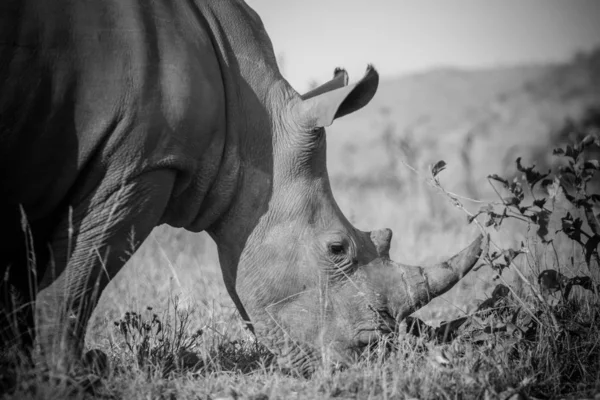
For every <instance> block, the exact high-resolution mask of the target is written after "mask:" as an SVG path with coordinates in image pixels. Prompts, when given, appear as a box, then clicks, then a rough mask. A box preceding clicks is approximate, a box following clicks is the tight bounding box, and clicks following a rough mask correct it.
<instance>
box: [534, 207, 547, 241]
mask: <svg viewBox="0 0 600 400" xmlns="http://www.w3.org/2000/svg"><path fill="white" fill-rule="evenodd" d="M535 215H536V216H537V222H536V223H537V225H538V230H537V232H536V233H537V235H538V236H539V237H540V238H541V239H542V241H543V242H544V243H546V242H547V239H546V236H547V235H548V233H549V232H548V224H549V223H550V212H549V211H547V210H542V211H539V212H537V213H535Z"/></svg>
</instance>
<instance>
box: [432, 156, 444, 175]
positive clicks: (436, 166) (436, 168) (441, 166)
mask: <svg viewBox="0 0 600 400" xmlns="http://www.w3.org/2000/svg"><path fill="white" fill-rule="evenodd" d="M444 169H446V161H444V160H440V161H438V162H436V163H435V164H434V165H433V167H431V174H432V175H433V177H434V178H435V177H436V176H437V175H438V174H439V173H440V172H442V171H443V170H444Z"/></svg>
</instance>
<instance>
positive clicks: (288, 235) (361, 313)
mask: <svg viewBox="0 0 600 400" xmlns="http://www.w3.org/2000/svg"><path fill="white" fill-rule="evenodd" d="M378 81H379V78H378V74H377V72H376V70H375V69H374V68H372V67H369V68H368V70H367V72H366V75H365V76H364V77H363V78H362V79H361V80H360V81H359V82H358V83H356V84H353V85H347V82H348V77H347V74H346V72H345V71H343V70H340V69H338V70H336V72H335V76H334V78H333V79H332V80H331V81H329V82H327V83H326V84H324V85H322V86H321V87H318V88H316V89H315V90H313V91H311V92H309V93H307V94H305V95H302V96H300V95H297V94H295V92H292V94H288V95H287V97H286V96H281V98H283V99H284V100H285V101H283V102H282V103H283V104H284V106H281V108H280V109H279V111H278V112H272V113H271V114H270V118H273V119H274V122H273V123H272V125H271V132H270V134H271V135H272V137H273V140H272V155H273V156H272V160H270V161H269V162H270V163H272V166H263V167H262V168H259V167H257V166H256V165H254V166H253V165H252V163H250V162H248V163H247V164H246V165H242V166H241V168H242V169H243V172H242V175H243V176H244V177H245V179H242V181H243V183H241V184H240V185H241V187H240V189H239V191H240V193H245V194H244V195H241V196H239V197H238V198H239V199H240V200H239V201H238V202H236V201H235V199H234V200H233V205H232V207H231V209H230V211H229V212H228V213H226V214H225V215H226V217H224V221H223V220H221V221H219V222H218V223H216V224H215V225H214V226H213V227H212V228H211V229H209V232H210V234H211V235H212V237H213V238H214V239H215V241H216V242H217V244H218V248H219V256H220V261H221V265H222V269H223V276H224V279H225V283H226V286H227V288H228V291H229V293H230V295H231V296H232V298H233V299H234V301H235V303H236V305H237V307H238V309H239V310H240V312H241V314H242V316H243V317H244V318H246V319H247V320H248V321H249V322H251V323H252V325H253V327H254V330H255V332H256V334H257V335H258V337H259V339H260V340H261V341H262V342H263V343H265V344H266V345H267V346H268V347H269V348H270V349H271V350H273V351H274V352H275V353H276V354H278V355H279V357H280V360H284V362H285V363H286V364H288V365H289V364H291V365H292V366H294V367H295V368H298V369H299V370H300V371H305V372H306V371H310V370H311V369H312V368H314V366H315V365H317V364H319V363H320V362H321V360H322V359H323V357H324V355H326V358H327V359H329V360H332V361H335V362H341V363H346V362H348V361H350V360H352V359H353V358H354V356H355V355H356V354H358V353H359V352H360V351H361V349H363V348H364V347H365V346H367V345H368V344H369V343H373V342H374V341H376V340H377V338H379V337H381V336H384V335H387V334H389V333H391V332H393V331H394V330H395V329H396V325H397V323H398V322H399V321H401V320H402V319H403V318H405V317H406V316H408V315H410V314H411V313H413V312H414V311H416V310H417V309H419V308H420V307H422V306H423V305H425V304H427V303H428V302H429V301H430V300H431V299H433V298H434V297H436V296H438V295H440V294H442V293H444V292H446V291H447V290H449V289H450V288H451V287H452V286H453V285H454V284H455V283H456V282H457V281H458V280H459V279H461V278H462V277H463V276H464V275H465V274H466V273H467V272H468V271H469V270H470V269H471V268H472V267H473V266H474V265H475V264H476V262H477V260H478V258H479V256H480V254H481V251H482V238H481V237H480V238H478V239H476V240H475V241H474V242H473V243H472V244H471V245H470V246H469V247H468V248H466V249H464V250H463V251H462V252H460V253H459V254H458V255H456V256H454V257H452V258H450V259H449V260H448V261H446V262H443V263H441V264H439V265H435V266H432V267H429V268H422V267H418V266H407V265H403V264H400V263H397V262H394V261H392V260H391V259H390V257H389V252H390V243H391V238H392V231H391V230H390V229H379V230H375V231H372V232H365V231H361V230H359V229H356V228H355V227H354V226H352V224H351V223H350V222H349V221H348V220H347V219H346V217H345V216H344V214H343V213H342V211H341V210H340V208H339V207H338V205H337V204H336V201H335V199H334V197H333V194H332V190H331V186H330V181H329V177H328V174H327V167H326V133H325V127H327V126H329V125H330V124H331V123H332V122H333V121H334V120H335V119H336V118H340V117H343V116H344V115H346V114H349V113H351V112H353V111H356V110H358V109H360V108H361V107H363V106H365V105H366V104H367V103H368V102H369V101H370V100H371V98H372V97H373V96H374V94H375V92H376V89H377V86H378ZM286 87H287V86H286ZM278 98H280V97H278ZM248 159H252V158H251V157H248ZM256 159H257V158H256ZM259 164H260V163H259ZM249 199H253V200H249ZM225 226H226V228H225ZM233 238H236V240H233ZM240 238H242V240H241V241H240V240H239V239H240Z"/></svg>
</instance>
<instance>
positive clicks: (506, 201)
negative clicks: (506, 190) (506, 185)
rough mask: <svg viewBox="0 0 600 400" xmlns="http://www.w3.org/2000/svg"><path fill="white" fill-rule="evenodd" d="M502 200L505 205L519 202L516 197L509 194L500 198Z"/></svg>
mask: <svg viewBox="0 0 600 400" xmlns="http://www.w3.org/2000/svg"><path fill="white" fill-rule="evenodd" d="M502 201H503V202H504V204H506V205H507V206H518V205H519V203H520V202H521V201H520V200H519V199H518V198H516V197H515V196H510V197H504V198H503V199H502Z"/></svg>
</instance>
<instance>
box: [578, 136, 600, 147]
mask: <svg viewBox="0 0 600 400" xmlns="http://www.w3.org/2000/svg"><path fill="white" fill-rule="evenodd" d="M595 140H597V136H596V135H594V134H593V133H590V134H589V135H587V136H586V137H584V138H583V140H582V141H581V146H582V147H586V146H589V145H590V144H592V143H594V141H595Z"/></svg>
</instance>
